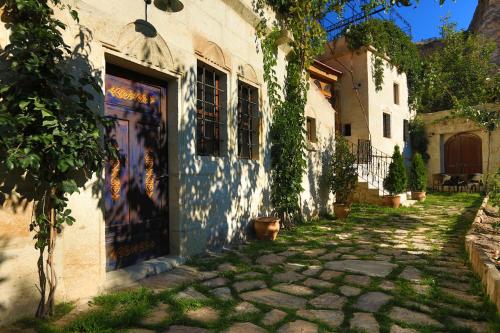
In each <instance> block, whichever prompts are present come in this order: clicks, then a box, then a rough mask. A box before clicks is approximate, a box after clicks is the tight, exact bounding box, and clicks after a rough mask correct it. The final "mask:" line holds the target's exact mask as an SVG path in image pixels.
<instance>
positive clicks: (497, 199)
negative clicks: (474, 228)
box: [488, 168, 500, 206]
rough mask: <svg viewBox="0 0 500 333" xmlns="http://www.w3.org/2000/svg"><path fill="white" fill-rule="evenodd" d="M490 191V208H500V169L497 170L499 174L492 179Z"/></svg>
mask: <svg viewBox="0 0 500 333" xmlns="http://www.w3.org/2000/svg"><path fill="white" fill-rule="evenodd" d="M488 190H489V193H488V195H489V197H490V201H489V204H490V206H500V168H498V169H497V172H496V173H495V174H494V175H493V177H492V178H491V182H490V184H489V189H488Z"/></svg>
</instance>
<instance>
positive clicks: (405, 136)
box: [403, 119, 410, 142]
mask: <svg viewBox="0 0 500 333" xmlns="http://www.w3.org/2000/svg"><path fill="white" fill-rule="evenodd" d="M409 139H410V124H409V122H408V120H406V119H405V120H403V141H404V142H406V141H408V140H409Z"/></svg>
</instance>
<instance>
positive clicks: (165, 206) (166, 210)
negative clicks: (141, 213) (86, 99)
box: [103, 62, 171, 272]
mask: <svg viewBox="0 0 500 333" xmlns="http://www.w3.org/2000/svg"><path fill="white" fill-rule="evenodd" d="M107 75H111V76H114V77H118V78H123V79H125V80H129V81H132V82H137V83H141V84H144V85H150V86H154V87H158V88H160V90H161V94H162V96H161V100H160V118H159V123H158V126H159V127H160V143H159V145H160V147H159V151H158V156H160V157H161V159H160V161H161V163H162V164H161V167H160V169H161V170H163V171H161V172H160V174H163V172H166V173H167V177H168V175H169V164H170V163H169V144H168V143H169V131H168V113H169V106H168V91H169V89H168V87H169V82H168V81H167V80H161V79H158V78H155V77H150V76H148V75H144V74H142V73H140V72H137V71H135V70H130V69H128V68H126V67H122V66H119V65H115V64H113V63H110V62H107V63H106V70H105V72H104V80H103V82H104V84H103V86H104V94H106V92H107V87H106V78H107ZM103 102H104V109H103V112H104V114H105V115H107V114H106V108H107V105H106V102H105V100H104V99H103ZM105 176H106V175H105ZM104 184H106V180H105V182H104ZM158 186H160V187H161V191H164V195H163V196H162V198H160V199H159V200H161V204H162V209H161V211H162V213H161V219H166V221H165V229H166V230H167V237H168V239H166V240H165V241H166V242H168V244H169V247H168V249H167V251H168V252H167V253H165V254H164V255H169V254H170V253H171V245H170V244H171V242H170V240H171V235H170V204H169V202H170V200H169V194H170V188H169V187H170V181H169V179H168V178H167V180H166V181H163V182H162V181H159V183H158ZM106 191H107V190H106V187H104V188H103V195H106V194H107V192H106ZM103 201H104V200H103ZM103 220H104V232H103V236H104V237H103V245H104V267H105V271H107V272H112V271H116V270H120V269H124V268H126V267H130V266H124V267H119V268H116V269H113V270H109V271H108V251H107V246H106V237H107V223H108V221H107V217H106V209H105V207H104V205H103ZM136 264H137V263H136ZM133 265H135V264H132V266H133Z"/></svg>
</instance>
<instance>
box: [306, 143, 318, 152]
mask: <svg viewBox="0 0 500 333" xmlns="http://www.w3.org/2000/svg"><path fill="white" fill-rule="evenodd" d="M306 150H307V151H318V142H311V141H307V142H306Z"/></svg>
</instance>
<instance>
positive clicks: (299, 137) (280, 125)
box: [253, 0, 444, 225]
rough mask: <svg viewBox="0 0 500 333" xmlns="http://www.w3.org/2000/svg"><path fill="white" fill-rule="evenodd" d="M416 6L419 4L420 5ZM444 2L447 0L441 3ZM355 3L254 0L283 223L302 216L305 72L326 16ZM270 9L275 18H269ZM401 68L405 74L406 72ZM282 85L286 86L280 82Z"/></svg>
mask: <svg viewBox="0 0 500 333" xmlns="http://www.w3.org/2000/svg"><path fill="white" fill-rule="evenodd" d="M414 2H415V1H411V0H370V1H368V2H367V4H366V5H365V6H363V8H362V10H365V11H367V12H369V11H370V10H371V9H372V8H374V7H375V6H378V5H385V6H386V7H387V8H389V7H391V6H394V5H403V6H409V5H411V4H412V3H414ZM417 2H418V1H417ZM440 2H444V0H440ZM348 3H352V4H354V5H355V6H359V3H356V2H355V1H353V0H253V6H254V10H255V12H256V13H257V14H258V15H259V17H260V22H259V24H258V25H257V35H258V37H259V40H260V45H261V49H262V53H263V60H264V80H265V81H266V84H267V90H268V92H267V93H268V98H269V101H270V104H271V108H272V111H273V112H272V124H271V130H270V137H271V147H272V148H271V159H272V173H271V178H272V179H271V201H272V204H273V206H274V209H275V212H276V214H277V215H278V216H279V217H280V218H281V219H282V222H283V223H284V224H285V225H291V224H292V223H293V221H294V220H298V219H300V218H301V212H300V193H301V191H302V190H303V189H302V185H301V184H302V176H303V174H304V171H305V168H306V165H307V162H306V159H305V138H304V136H305V133H304V121H305V117H304V109H305V105H306V103H307V90H308V88H309V78H308V73H307V68H308V67H309V66H310V65H311V63H312V62H313V61H314V59H315V58H316V57H317V56H319V55H320V54H322V53H323V52H324V46H325V44H326V42H327V38H326V33H325V31H324V29H323V27H322V25H321V23H320V22H321V21H322V20H323V19H324V18H325V16H326V15H327V14H328V13H336V14H337V15H340V16H341V15H342V13H343V9H344V6H345V5H346V4H348ZM268 9H270V10H271V11H272V12H273V13H274V15H269V12H268ZM285 32H287V33H289V34H290V35H291V36H290V37H291V38H290V39H289V40H288V41H287V43H288V47H289V48H290V52H289V53H288V54H287V55H286V63H287V66H286V74H285V77H284V78H281V80H280V78H278V76H277V69H276V68H277V65H278V57H279V52H278V45H277V42H278V41H283V38H282V37H283V35H284V33H285ZM405 69H406V67H402V68H401V70H405ZM281 82H284V83H281Z"/></svg>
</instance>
